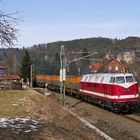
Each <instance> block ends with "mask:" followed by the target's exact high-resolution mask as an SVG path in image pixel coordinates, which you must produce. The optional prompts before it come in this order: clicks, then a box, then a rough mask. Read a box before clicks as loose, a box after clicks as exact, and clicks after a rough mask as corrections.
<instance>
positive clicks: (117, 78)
mask: <svg viewBox="0 0 140 140" xmlns="http://www.w3.org/2000/svg"><path fill="white" fill-rule="evenodd" d="M116 83H125V79H124V76H119V77H116Z"/></svg>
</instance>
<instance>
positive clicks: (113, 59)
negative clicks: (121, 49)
mask: <svg viewBox="0 0 140 140" xmlns="http://www.w3.org/2000/svg"><path fill="white" fill-rule="evenodd" d="M111 61H116V62H117V63H118V64H120V65H121V66H123V67H125V68H128V67H127V66H125V65H124V64H123V63H121V62H119V61H118V60H117V59H115V58H112V59H111V60H109V61H108V62H107V63H106V64H105V66H106V65H107V64H109V63H110V62H111Z"/></svg>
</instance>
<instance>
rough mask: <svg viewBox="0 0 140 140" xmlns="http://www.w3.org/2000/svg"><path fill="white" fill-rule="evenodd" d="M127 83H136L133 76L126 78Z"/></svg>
mask: <svg viewBox="0 0 140 140" xmlns="http://www.w3.org/2000/svg"><path fill="white" fill-rule="evenodd" d="M126 82H127V83H131V82H135V80H134V78H133V76H126Z"/></svg>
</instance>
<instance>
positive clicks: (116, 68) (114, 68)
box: [105, 60, 126, 72]
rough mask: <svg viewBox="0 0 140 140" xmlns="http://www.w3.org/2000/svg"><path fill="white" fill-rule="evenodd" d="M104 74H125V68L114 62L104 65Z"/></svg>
mask: <svg viewBox="0 0 140 140" xmlns="http://www.w3.org/2000/svg"><path fill="white" fill-rule="evenodd" d="M105 72H126V67H124V66H123V65H121V64H120V63H118V62H117V61H115V60H112V61H111V62H109V63H108V64H106V65H105Z"/></svg>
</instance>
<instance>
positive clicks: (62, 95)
mask: <svg viewBox="0 0 140 140" xmlns="http://www.w3.org/2000/svg"><path fill="white" fill-rule="evenodd" d="M60 63H61V67H60V102H61V104H62V106H63V107H65V80H66V69H65V52H64V45H61V52H60Z"/></svg>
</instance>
